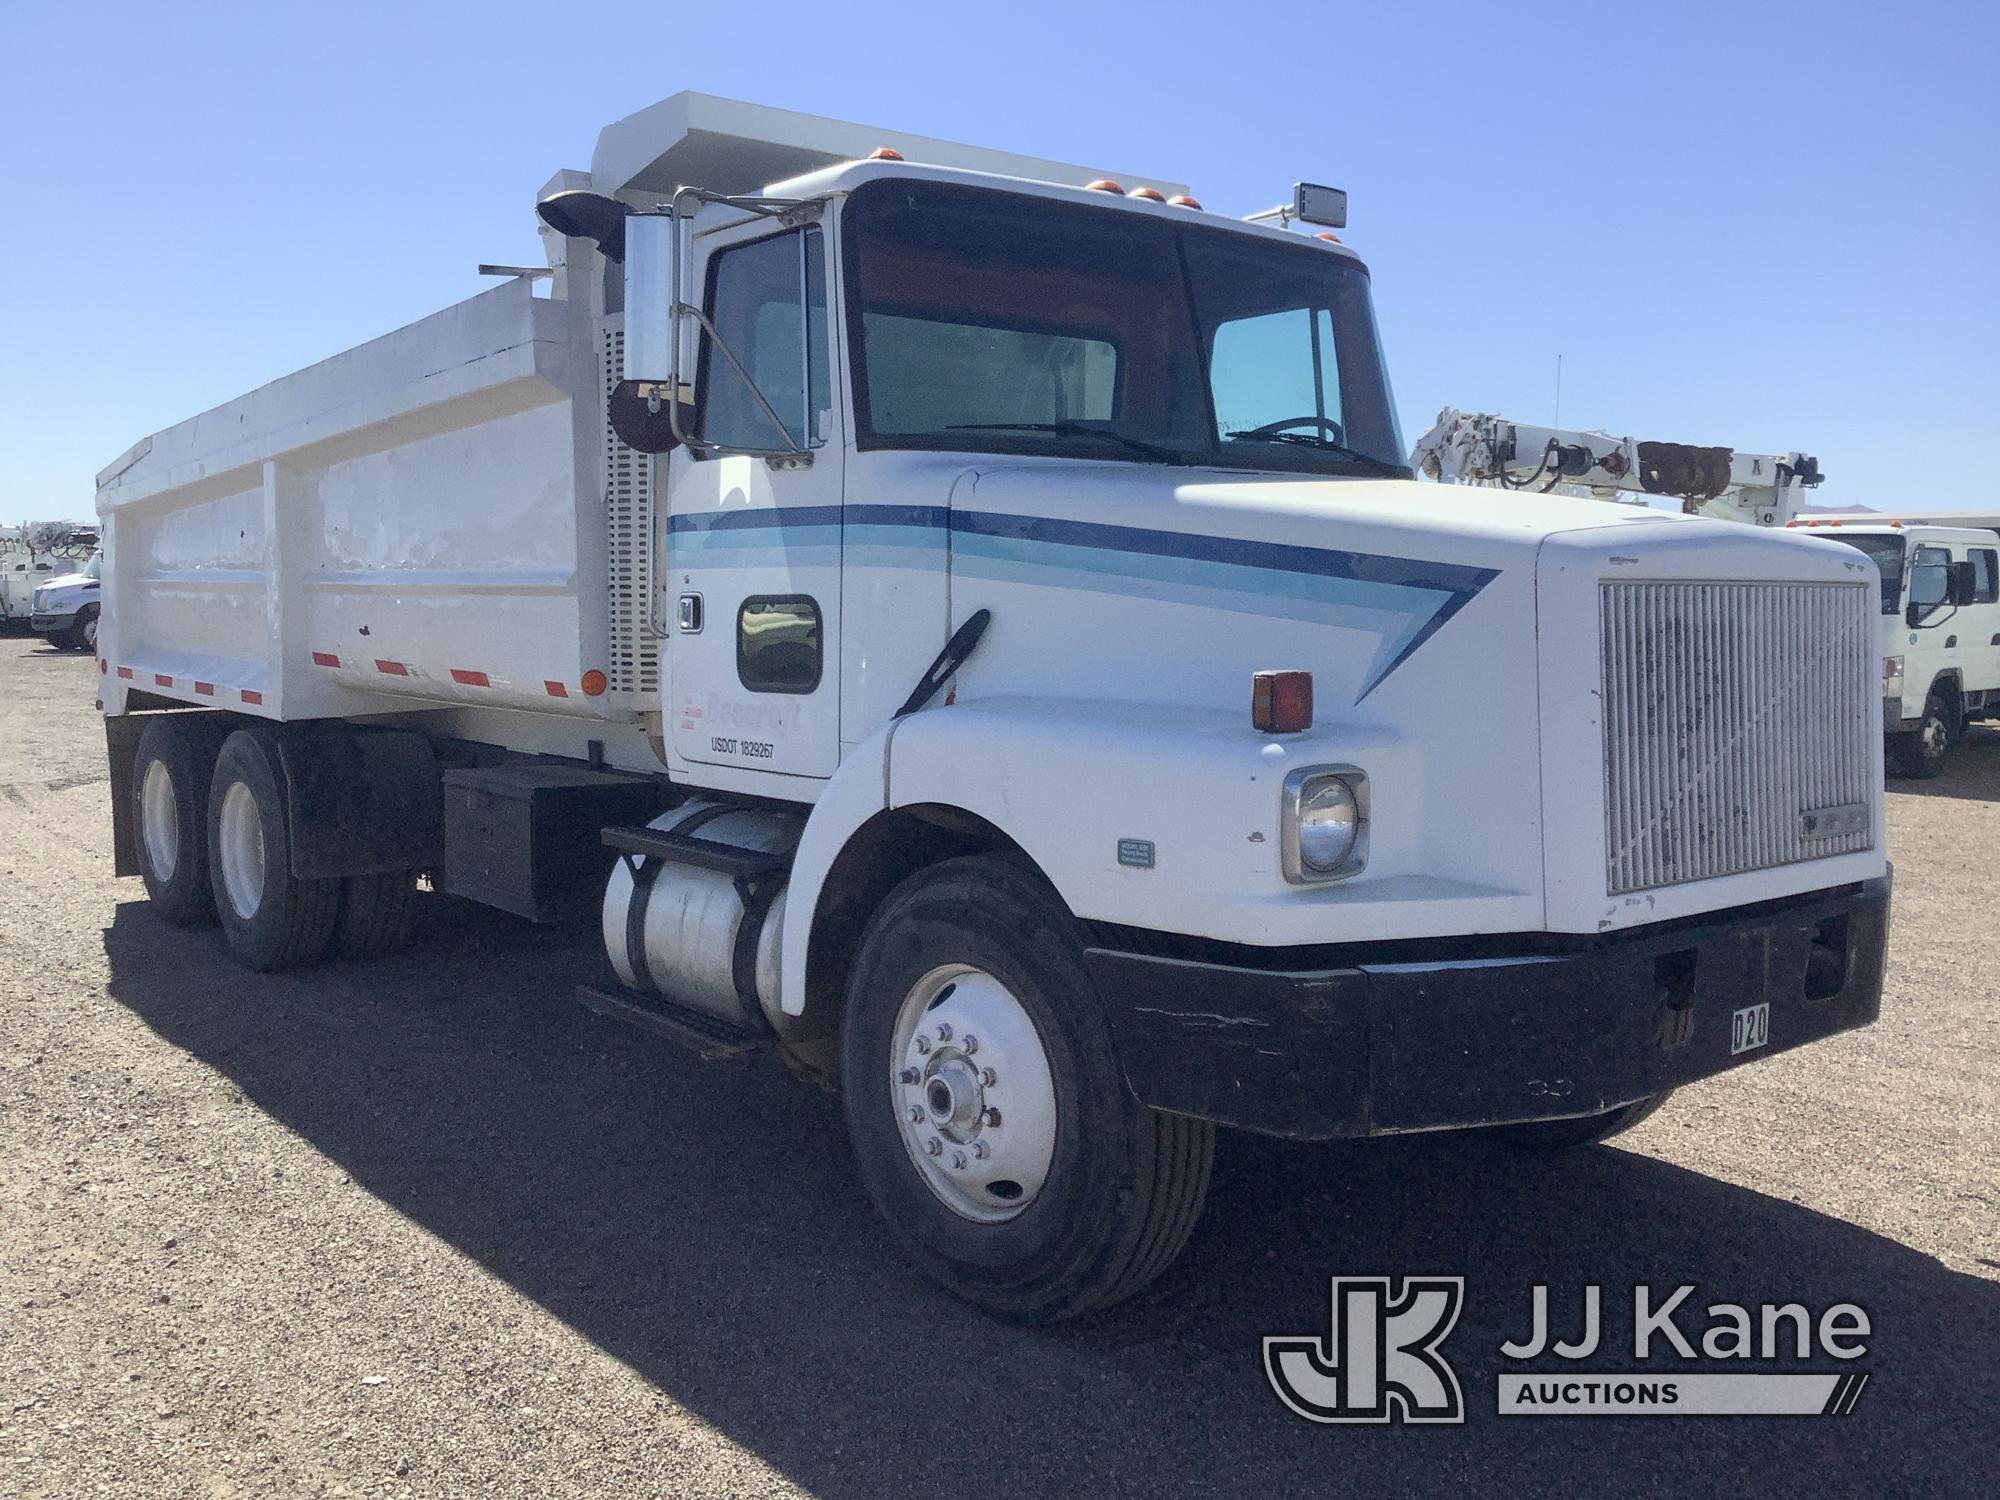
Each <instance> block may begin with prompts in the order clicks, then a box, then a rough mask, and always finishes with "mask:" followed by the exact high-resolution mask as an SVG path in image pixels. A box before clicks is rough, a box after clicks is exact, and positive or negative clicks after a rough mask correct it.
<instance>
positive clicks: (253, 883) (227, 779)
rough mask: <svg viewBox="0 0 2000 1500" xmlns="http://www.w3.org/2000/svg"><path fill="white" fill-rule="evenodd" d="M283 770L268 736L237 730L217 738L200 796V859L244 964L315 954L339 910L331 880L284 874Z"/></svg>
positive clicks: (284, 964)
mask: <svg viewBox="0 0 2000 1500" xmlns="http://www.w3.org/2000/svg"><path fill="white" fill-rule="evenodd" d="M284 778H285V773H284V766H283V763H282V762H281V761H280V760H279V757H278V751H277V743H276V736H275V735H274V734H272V733H271V732H269V731H266V730H261V729H239V730H237V731H236V732H235V733H234V734H232V735H230V736H229V738H228V739H227V740H225V741H223V744H222V753H221V754H220V755H218V756H217V757H216V761H215V776H214V779H213V780H212V781H211V782H210V784H209V795H208V864H209V871H210V875H211V880H212V884H213V886H214V890H215V910H216V915H217V916H219V917H220V918H221V919H222V935H223V937H224V938H225V939H227V940H228V943H229V951H230V952H231V953H232V954H234V955H235V957H236V959H237V960H238V961H239V962H240V963H242V964H244V965H246V966H247V967H249V968H252V969H261V970H272V969H292V968H298V967H300V966H301V965H304V964H310V963H314V962H316V961H318V960H319V959H320V958H322V957H323V956H324V955H325V954H326V951H327V948H328V947H329V946H330V945H331V943H332V942H333V932H334V924H335V922H336V920H337V919H338V917H339V915H340V896H341V889H340V887H341V882H340V881H339V880H301V879H299V877H298V876H296V875H294V874H293V873H292V847H291V831H290V828H289V826H288V823H287V815H286V809H285V779H284Z"/></svg>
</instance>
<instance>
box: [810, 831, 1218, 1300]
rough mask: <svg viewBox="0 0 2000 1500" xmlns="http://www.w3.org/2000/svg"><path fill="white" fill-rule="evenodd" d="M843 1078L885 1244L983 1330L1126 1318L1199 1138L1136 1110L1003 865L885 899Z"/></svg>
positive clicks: (1078, 950)
mask: <svg viewBox="0 0 2000 1500" xmlns="http://www.w3.org/2000/svg"><path fill="white" fill-rule="evenodd" d="M944 1017H955V1018H956V1024H955V1025H954V1024H953V1023H952V1022H951V1021H947V1020H943V1019H941V1018H944ZM975 1028H977V1029H976V1030H975ZM980 1033H984V1034H983V1035H980ZM973 1036H978V1044H977V1045H974V1044H973V1043H972V1042H971V1041H970V1040H969V1038H970V1037H973ZM920 1064H921V1066H920ZM989 1070H990V1072H989ZM911 1073H914V1074H915V1075H916V1077H915V1079H914V1080H912V1078H911V1076H910V1075H911ZM841 1077H842V1087H843V1090H844V1094H845V1109H846V1114H847V1123H848V1131H849V1134H850V1136H851V1137H852V1139H853V1142H854V1149H855V1154H856V1157H857V1160H858V1163H859V1166H860V1170H861V1176H862V1180H863V1182H864V1183H865V1185H866V1187H867V1189H868V1195H869V1197H870V1198H871V1199H872V1200H873V1201H874V1204H875V1207H876V1209H877V1210H878V1211H879V1212H880V1214H881V1216H882V1219H883V1221H884V1223H885V1224H886V1226H887V1228H888V1231H889V1233H890V1235H891V1236H892V1237H893V1238H894V1239H895V1240H896V1241H897V1243H898V1244H899V1245H900V1247H901V1248H902V1250H903V1252H904V1253H905V1254H906V1255H907V1256H908V1257H909V1258H910V1259H911V1260H912V1261H913V1262H915V1264H916V1265H917V1267H918V1268H919V1269H920V1270H922V1271H923V1272H924V1273H925V1274H926V1275H928V1276H929V1277H931V1278H932V1279H933V1280H934V1281H936V1282H938V1283H939V1284H940V1285H942V1286H944V1287H946V1288H947V1289H949V1290H950V1291H952V1292H954V1293H956V1294H957V1295H959V1296H961V1297H963V1298H965V1299H966V1300H967V1301H970V1302H973V1303H975V1304H977V1305H978V1306H980V1307H982V1308H984V1309H985V1310H986V1311H988V1312H990V1313H993V1314H995V1315H996V1316H999V1317H1002V1318H1006V1319H1009V1320H1011V1321H1015V1322H1022V1323H1050V1322H1055V1321H1057V1320H1059V1319H1062V1318H1067V1317H1072V1316H1075V1315H1076V1314H1078V1313H1083V1312H1088V1311H1091V1310H1093V1309H1097V1308H1102V1307H1108V1306H1110V1305H1111V1304H1113V1303H1115V1302H1119V1301H1122V1300H1123V1299H1124V1298H1126V1297H1129V1296H1131V1295H1132V1294H1133V1293H1135V1292H1137V1291H1138V1290H1139V1289H1140V1288H1142V1287H1144V1286H1145V1285H1146V1284H1147V1283H1148V1282H1150V1281H1151V1280H1152V1279H1153V1278H1154V1277H1156V1276H1158V1275H1159V1274H1160V1273H1161V1272H1162V1271H1164V1270H1165V1269H1166V1268H1167V1267H1168V1266H1169V1265H1170V1264H1172V1262H1173V1260H1174V1257H1175V1256H1177V1255H1178V1254H1179V1253H1180V1251H1181V1248H1182V1246H1183V1245H1185V1244H1186V1242H1187V1237H1188V1235H1189V1233H1190V1232H1191V1231H1192V1230H1193V1228H1194V1224H1195V1221H1196V1219H1197V1218H1198V1217H1199V1216H1200V1213H1201V1206H1202V1202H1203V1200H1204V1199H1205V1197H1206V1196H1207V1192H1208V1178H1209V1167H1210V1163H1211V1161H1212V1159H1213V1156H1214V1149H1215V1127H1214V1126H1213V1125H1211V1124H1209V1123H1208V1122H1207V1121H1203V1120H1195V1119H1190V1118H1188V1117H1186V1116H1181V1115H1169V1114H1163V1113H1161V1112H1159V1111H1157V1110H1152V1109H1148V1108H1146V1107H1145V1106H1144V1105H1141V1104H1140V1103H1138V1102H1137V1101H1136V1100H1135V1099H1133V1098H1132V1096H1131V1093H1130V1092H1129V1091H1128V1090H1127V1089H1126V1087H1125V1079H1124V1074H1123V1072H1122V1070H1121V1069H1120V1068H1119V1066H1118V1061H1117V1058H1116V1056H1115V1054H1114V1052H1113V1050H1112V1044H1111V1033H1110V1028H1109V1025H1108V1023H1107V1021H1106V1019H1105V1016H1104V1011H1103V1007H1102V1004H1101V1003H1100V1002H1099V1000H1098V997H1097V993H1096V990H1095V988H1094V987H1093V986H1092V984H1091V981H1090V976H1089V974H1088V972H1087V971H1086V970H1085V968H1084V965H1083V943H1082V940H1081V936H1080V934H1079V932H1078V930H1077V927H1076V923H1075V921H1074V919H1073V918H1072V917H1071V916H1070V914H1069V913H1068V912H1067V911H1066V910H1065V909H1064V908H1063V906H1062V904H1061V903H1060V901H1058V900H1057V899H1056V898H1055V896H1054V894H1053V893H1052V892H1051V891H1049V890H1048V888H1047V887H1046V886H1045V885H1044V884H1043V883H1042V882H1041V881H1040V880H1039V879H1038V878H1037V877H1036V876H1035V875H1034V874H1033V872H1031V871H1029V870H1026V869H1023V868H1022V867H1021V866H1019V865H1017V864H1015V863H1013V862H1011V861H1008V860H1004V859H999V858H995V857H992V856H986V855H981V856H974V857H970V858H961V859H953V860H949V861H946V862H945V863H943V864H939V865H936V866H933V867H932V868H930V869H927V870H923V871H921V872H919V873H918V874H916V875H913V876H911V877H910V878H909V879H908V880H906V881H904V882H903V884H902V885H900V886H898V887H897V888H896V889H895V890H894V891H893V892H891V893H890V895H889V897H888V899H887V900H886V901H885V902H884V903H883V905H882V908H881V910H880V911H879V912H877V914H876V915H875V918H874V920H873V921H872V922H870V924H869V927H868V930H867V932H866V934H865V935H864V937H863V939H862V942H861V947H860V950H859V952H858V953H857V954H856V957H855V963H854V970H853V974H852V977H851V982H850V984H849V987H848V997H847V1009H846V1013H845V1015H844V1016H843V1018H842V1030H841ZM989 1079H990V1081H988V1080H989ZM941 1083H942V1084H943V1085H944V1087H943V1088H942V1089H941V1090H940V1089H939V1085H940V1084H941ZM989 1090H990V1092H989ZM961 1095H962V1096H963V1097H962V1098H961V1097H960V1096H961ZM912 1111H916V1112H918V1114H920V1115H921V1116H922V1118H921V1119H917V1120H913V1119H912V1118H911V1112H912ZM933 1142H935V1143H936V1144H935V1146H933ZM982 1147H984V1148H985V1149H984V1151H982V1149H981V1148H982ZM989 1178H990V1179H991V1180H988V1179H989Z"/></svg>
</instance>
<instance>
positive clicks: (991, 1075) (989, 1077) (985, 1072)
mask: <svg viewBox="0 0 2000 1500" xmlns="http://www.w3.org/2000/svg"><path fill="white" fill-rule="evenodd" d="M999 1081H1000V1075H999V1074H997V1073H995V1072H994V1071H993V1070H992V1069H991V1068H981V1069H980V1070H979V1083H980V1086H981V1087H982V1088H989V1089H990V1088H992V1087H993V1085H994V1084H996V1083H998V1082H999Z"/></svg>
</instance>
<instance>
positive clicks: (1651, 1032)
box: [1086, 876, 1889, 1139]
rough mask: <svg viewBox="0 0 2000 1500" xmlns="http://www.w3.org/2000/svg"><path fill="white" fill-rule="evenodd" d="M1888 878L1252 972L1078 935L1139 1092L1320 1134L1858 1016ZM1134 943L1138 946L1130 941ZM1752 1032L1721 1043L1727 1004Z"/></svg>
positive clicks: (1579, 1095) (1685, 1064)
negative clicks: (1552, 943) (1608, 929)
mask: <svg viewBox="0 0 2000 1500" xmlns="http://www.w3.org/2000/svg"><path fill="white" fill-rule="evenodd" d="M1888 923H1889V878H1888V877H1887V876H1884V877H1883V878H1881V879H1879V880H1873V881H1868V882H1866V883H1864V884H1861V885H1854V886H1845V887H1842V888H1840V889H1839V890H1836V891H1827V892H1819V893H1815V894H1813V895H1809V896H1803V897H1799V898H1796V899H1793V900H1787V901H1781V902H1767V903H1764V904H1762V905H1759V906H1757V907H1753V908H1747V909H1738V910H1733V911H1728V912H1721V913H1716V914H1714V915H1713V916H1710V917H1707V918H1696V919H1691V920H1686V921H1679V922H1674V923H1671V924H1661V925H1659V926H1655V927H1641V928H1635V929H1632V930H1631V931H1628V932H1624V933H1617V934H1607V935H1604V936H1602V937H1597V938H1593V939H1591V940H1589V942H1588V943H1587V944H1584V945H1579V946H1575V947H1570V948H1568V949H1566V950H1565V949H1563V948H1555V949H1554V951H1544V952H1532V951H1522V945H1521V943H1520V942H1519V941H1518V940H1513V941H1510V940H1506V939H1494V940H1492V941H1491V943H1490V951H1489V952H1487V953H1484V954H1481V953H1479V952H1477V951H1474V950H1473V949H1472V948H1471V947H1470V946H1469V945H1468V944H1467V943H1466V941H1465V940H1462V939H1454V940H1449V941H1448V942H1445V943H1440V944H1439V945H1437V947H1436V949H1435V950H1434V951H1435V954H1436V956H1435V957H1427V956H1426V953H1425V951H1424V947H1423V945H1413V944H1410V943H1398V944H1395V945H1393V947H1392V946H1390V945H1387V944H1384V945H1382V947H1381V948H1380V949H1379V950H1377V951H1378V952H1379V959H1378V958H1375V957H1373V956H1372V955H1371V954H1370V952H1369V950H1368V949H1367V948H1366V947H1364V946H1356V947H1349V948H1345V949H1342V950H1340V954H1341V959H1342V962H1340V963H1339V964H1337V965H1333V966H1327V967H1315V968H1309V969H1307V968H1301V969H1290V970H1282V969H1268V968H1253V967H1246V966H1240V965H1237V964H1230V963H1219V962H1213V961H1207V960H1206V958H1205V957H1204V958H1186V957H1175V956H1167V955H1164V954H1161V953H1158V952H1152V953H1139V952H1133V951H1129V949H1126V948H1122V947H1121V948H1110V947H1093V948H1091V949H1090V950H1088V953H1087V955H1086V961H1087V962H1088V964H1089V966H1090V971H1091V975H1092V977H1093V978H1094V979H1095V981H1096V984H1097V988H1098V992H1099V994H1100V995H1101V996H1102V997H1103V999H1104V1002H1105V1005H1106V1007H1107V1009H1108V1011H1109V1013H1110V1016H1111V1021H1112V1032H1113V1036H1114V1038H1115V1040H1116V1043H1117V1047H1118V1053H1119V1059H1120V1062H1121V1063H1122V1065H1123V1067H1124V1070H1125V1075H1126V1080H1127V1082H1128V1083H1129V1085H1130V1086H1131V1089H1132V1092H1133V1093H1134V1095H1135V1096H1136V1097H1138V1098H1139V1099H1140V1100H1141V1101H1143V1102H1144V1103H1147V1104H1150V1105H1153V1106H1154V1107H1156V1108H1159V1109H1166V1110H1172V1111H1174V1112H1175V1113H1179V1114H1188V1115H1196V1116H1199V1117H1201V1118H1203V1119H1209V1120H1214V1121H1217V1122H1218V1123H1221V1124H1225V1125H1235V1126H1240V1127H1242V1128H1244V1129H1248V1130H1255V1131H1260V1132H1263V1133H1266V1134H1270V1135H1280V1136H1290V1137H1296V1138H1301V1139H1330V1138H1333V1137H1338V1136H1364V1135H1378V1134H1388V1133H1393V1132H1399V1131H1415V1130H1440V1129H1453V1128H1458V1127H1464V1126H1471V1125H1487V1124H1497V1123H1500V1122H1503V1121H1512V1120H1542V1119H1562V1118H1567V1117H1571V1116H1577V1115H1588V1114H1596V1113H1598V1112H1600V1111H1602V1110H1606V1109H1610V1108H1613V1107H1614V1106H1616V1105H1619V1104H1624V1103H1629V1102H1630V1101H1632V1100H1634V1099H1640V1098H1645V1097H1647V1096H1649V1095H1652V1094H1657V1093H1660V1092H1661V1091H1663V1090H1665V1089H1670V1088H1676V1087H1678V1086H1680V1085H1681V1084H1684V1083H1692V1082H1694V1081H1695V1080H1696V1079H1700V1078H1707V1077H1710V1076H1712V1075H1714V1074H1717V1073H1721V1072H1725V1071H1727V1070H1728V1069H1730V1068H1732V1067H1735V1066H1737V1065H1738V1064H1741V1063H1746V1062H1755V1061H1757V1060H1758V1059H1760V1058H1764V1057H1769V1056H1772V1055H1774V1054H1776V1053H1779V1052H1783V1051H1787V1050H1789V1049H1791V1048H1793V1047H1797V1046H1802V1045H1804V1044H1805V1043H1807V1042H1813V1041H1817V1040H1819V1039H1820V1038H1822V1037H1826V1036H1831V1035H1833V1034H1834V1033H1836V1032H1840V1031H1847V1030H1851V1029H1853V1028H1855V1027H1858V1026H1865V1025H1867V1024H1868V1023H1869V1022H1871V1021H1873V1020H1874V1019H1875V1018H1876V1016H1877V1015H1878V1014H1879V1012H1880V1009H1881V1000H1882V969H1883V959H1884V954H1885V951H1886V947H1887V939H1888ZM1148 946H1151V945H1148ZM1758 1004H1769V1005H1770V1008H1771V1009H1770V1039H1769V1041H1768V1042H1766V1043H1764V1044H1763V1045H1761V1046H1758V1047H1755V1048H1752V1049H1751V1050H1748V1051H1745V1052H1741V1053H1733V1052H1732V1051H1731V1050H1730V1048H1731V1042H1732V1031H1733V1029H1734V1028H1733V1019H1734V1015H1735V1013H1736V1012H1737V1011H1739V1010H1742V1009H1744V1008H1746V1007H1749V1006H1753V1005H1758Z"/></svg>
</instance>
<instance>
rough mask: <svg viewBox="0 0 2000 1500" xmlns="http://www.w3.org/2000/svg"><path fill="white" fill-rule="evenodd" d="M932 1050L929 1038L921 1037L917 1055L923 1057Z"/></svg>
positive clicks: (918, 1041) (918, 1039) (918, 1040)
mask: <svg viewBox="0 0 2000 1500" xmlns="http://www.w3.org/2000/svg"><path fill="white" fill-rule="evenodd" d="M930 1050H931V1039H930V1038H929V1037H927V1036H919V1037H918V1038H917V1055H918V1056H920V1057H921V1056H922V1055H923V1054H924V1053H926V1052H928V1051H930Z"/></svg>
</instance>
